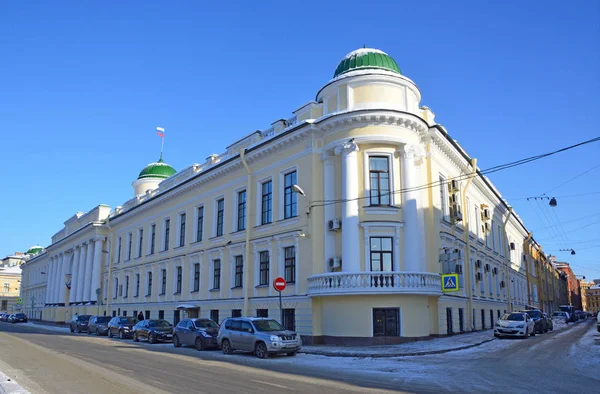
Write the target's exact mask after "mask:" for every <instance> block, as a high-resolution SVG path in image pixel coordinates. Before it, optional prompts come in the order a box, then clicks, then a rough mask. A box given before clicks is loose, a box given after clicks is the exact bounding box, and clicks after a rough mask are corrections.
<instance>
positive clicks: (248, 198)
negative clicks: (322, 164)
mask: <svg viewBox="0 0 600 394" xmlns="http://www.w3.org/2000/svg"><path fill="white" fill-rule="evenodd" d="M245 156H246V149H245V148H242V149H240V159H241V160H242V164H243V165H244V168H245V169H246V174H247V175H248V184H247V186H246V261H245V262H244V289H243V293H244V316H250V314H249V311H248V286H249V285H250V278H249V275H248V266H249V265H250V256H252V254H251V253H250V231H251V229H252V222H251V217H252V215H250V212H251V211H252V208H253V207H254V204H253V202H252V196H253V194H252V173H251V172H250V167H248V163H247V162H246V158H245Z"/></svg>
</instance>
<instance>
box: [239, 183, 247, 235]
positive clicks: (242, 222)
mask: <svg viewBox="0 0 600 394" xmlns="http://www.w3.org/2000/svg"><path fill="white" fill-rule="evenodd" d="M237 201H238V203H237V231H242V230H245V229H246V191H245V190H243V191H241V192H239V193H238V200H237Z"/></svg>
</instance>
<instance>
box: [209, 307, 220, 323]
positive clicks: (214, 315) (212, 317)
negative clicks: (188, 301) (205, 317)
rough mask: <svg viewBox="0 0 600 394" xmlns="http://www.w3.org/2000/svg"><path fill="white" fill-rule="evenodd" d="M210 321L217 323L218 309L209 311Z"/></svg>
mask: <svg viewBox="0 0 600 394" xmlns="http://www.w3.org/2000/svg"><path fill="white" fill-rule="evenodd" d="M210 320H212V321H214V322H216V323H219V310H218V309H211V310H210Z"/></svg>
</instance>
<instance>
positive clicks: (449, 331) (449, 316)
mask: <svg viewBox="0 0 600 394" xmlns="http://www.w3.org/2000/svg"><path fill="white" fill-rule="evenodd" d="M452 325H453V321H452V308H446V334H448V335H450V334H453V333H454V327H452Z"/></svg>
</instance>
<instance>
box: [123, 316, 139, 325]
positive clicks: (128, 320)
mask: <svg viewBox="0 0 600 394" xmlns="http://www.w3.org/2000/svg"><path fill="white" fill-rule="evenodd" d="M121 323H122V324H135V323H137V319H136V318H135V317H122V318H121Z"/></svg>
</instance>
